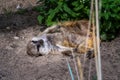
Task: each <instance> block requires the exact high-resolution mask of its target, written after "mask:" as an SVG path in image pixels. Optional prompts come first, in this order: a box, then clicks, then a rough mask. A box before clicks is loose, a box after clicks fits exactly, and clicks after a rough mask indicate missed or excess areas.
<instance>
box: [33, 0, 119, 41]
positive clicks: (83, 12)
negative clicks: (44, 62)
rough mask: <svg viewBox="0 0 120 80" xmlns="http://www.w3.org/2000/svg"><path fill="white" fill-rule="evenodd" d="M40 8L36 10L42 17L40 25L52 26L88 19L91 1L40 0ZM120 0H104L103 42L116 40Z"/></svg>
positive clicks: (101, 29)
mask: <svg viewBox="0 0 120 80" xmlns="http://www.w3.org/2000/svg"><path fill="white" fill-rule="evenodd" d="M39 1H40V2H42V4H41V5H40V6H37V7H35V8H34V10H35V11H38V12H39V13H40V15H39V16H38V21H39V23H40V24H46V25H47V26H50V25H51V24H53V23H54V22H57V21H64V20H78V19H79V20H80V19H84V18H85V19H88V17H89V11H90V1H89V0H39ZM119 6H120V0H102V7H101V13H100V34H101V39H102V40H111V39H113V38H115V36H116V34H117V31H118V30H119V29H120V24H119V22H120V16H119V14H120V7H119Z"/></svg>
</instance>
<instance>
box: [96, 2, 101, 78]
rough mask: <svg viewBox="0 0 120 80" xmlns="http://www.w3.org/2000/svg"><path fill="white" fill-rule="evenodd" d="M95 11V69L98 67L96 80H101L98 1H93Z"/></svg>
mask: <svg viewBox="0 0 120 80" xmlns="http://www.w3.org/2000/svg"><path fill="white" fill-rule="evenodd" d="M95 10H96V32H97V33H96V34H97V59H96V61H97V65H98V66H97V67H98V72H97V76H98V80H102V69H101V56H100V40H99V38H100V34H99V18H98V0H95Z"/></svg>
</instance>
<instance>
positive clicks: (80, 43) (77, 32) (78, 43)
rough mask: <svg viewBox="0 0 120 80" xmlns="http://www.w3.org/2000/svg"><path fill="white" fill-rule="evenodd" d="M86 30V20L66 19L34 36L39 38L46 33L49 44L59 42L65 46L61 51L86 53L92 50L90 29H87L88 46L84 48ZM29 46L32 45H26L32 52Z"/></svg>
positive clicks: (54, 44)
mask: <svg viewBox="0 0 120 80" xmlns="http://www.w3.org/2000/svg"><path fill="white" fill-rule="evenodd" d="M87 32H88V21H87V20H80V21H66V22H61V23H58V24H57V25H54V26H51V27H49V28H47V29H46V30H45V31H43V32H42V33H40V34H38V36H37V37H36V38H40V37H41V36H42V35H44V34H46V36H47V38H48V37H49V38H50V39H49V40H48V41H49V42H50V43H51V45H53V46H56V45H57V44H59V45H61V46H63V47H65V50H63V52H64V51H67V50H71V49H72V50H74V52H76V53H78V54H81V53H86V52H87V51H89V50H93V34H92V29H91V30H89V37H88V42H87V46H88V47H87V49H85V47H86V36H87ZM28 44H29V43H28ZM29 46H32V45H28V46H27V47H28V49H29V52H31V54H33V53H32V51H31V50H30V49H31V48H30V47H29ZM69 48H70V49H69ZM27 51H28V50H27Z"/></svg>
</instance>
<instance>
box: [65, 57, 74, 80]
mask: <svg viewBox="0 0 120 80" xmlns="http://www.w3.org/2000/svg"><path fill="white" fill-rule="evenodd" d="M66 61H67V65H68V69H69V72H70V76H71V79H72V80H74V76H73V73H72V69H71V67H70V64H69V62H68V59H67V58H66Z"/></svg>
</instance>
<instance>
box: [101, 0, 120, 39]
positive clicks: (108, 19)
mask: <svg viewBox="0 0 120 80" xmlns="http://www.w3.org/2000/svg"><path fill="white" fill-rule="evenodd" d="M119 6H120V0H104V1H102V10H101V14H100V16H101V26H100V32H101V38H102V39H103V40H111V39H114V38H115V37H116V34H117V32H118V31H119V29H120V23H119V22H120V7H119Z"/></svg>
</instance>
